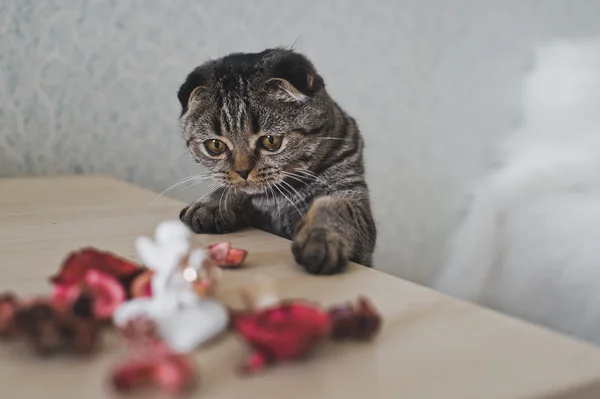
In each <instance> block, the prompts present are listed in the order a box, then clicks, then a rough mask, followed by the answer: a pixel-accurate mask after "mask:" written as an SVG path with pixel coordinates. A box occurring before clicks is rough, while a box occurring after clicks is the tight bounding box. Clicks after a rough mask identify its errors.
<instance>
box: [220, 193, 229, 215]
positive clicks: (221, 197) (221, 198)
mask: <svg viewBox="0 0 600 399" xmlns="http://www.w3.org/2000/svg"><path fill="white" fill-rule="evenodd" d="M229 188H230V187H226V188H225V190H223V192H222V193H221V196H220V197H219V214H220V215H221V220H222V221H223V223H227V222H225V218H224V217H223V208H221V205H222V201H223V195H225V192H226V191H227V190H229Z"/></svg>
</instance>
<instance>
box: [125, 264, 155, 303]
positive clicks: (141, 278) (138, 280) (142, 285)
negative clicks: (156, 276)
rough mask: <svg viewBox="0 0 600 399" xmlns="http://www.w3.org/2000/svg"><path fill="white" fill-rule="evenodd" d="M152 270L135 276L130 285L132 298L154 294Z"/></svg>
mask: <svg viewBox="0 0 600 399" xmlns="http://www.w3.org/2000/svg"><path fill="white" fill-rule="evenodd" d="M152 274H153V273H152V270H145V271H144V272H143V273H141V274H139V275H138V276H136V277H135V279H134V280H133V282H132V283H131V287H130V290H129V291H130V296H131V298H143V297H151V296H152Z"/></svg>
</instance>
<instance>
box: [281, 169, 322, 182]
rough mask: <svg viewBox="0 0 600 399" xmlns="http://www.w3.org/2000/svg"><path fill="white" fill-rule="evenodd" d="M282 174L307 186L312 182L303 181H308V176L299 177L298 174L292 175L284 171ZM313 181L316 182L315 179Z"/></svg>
mask: <svg viewBox="0 0 600 399" xmlns="http://www.w3.org/2000/svg"><path fill="white" fill-rule="evenodd" d="M281 173H282V174H283V175H284V176H287V177H289V178H291V179H294V180H296V181H299V182H300V183H304V184H306V185H308V183H310V180H308V181H307V180H303V179H308V177H306V176H301V175H298V174H296V173H290V172H286V171H285V170H282V171H281ZM313 180H314V179H313Z"/></svg>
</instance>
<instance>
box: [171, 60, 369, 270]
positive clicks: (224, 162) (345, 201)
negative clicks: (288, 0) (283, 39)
mask: <svg viewBox="0 0 600 399" xmlns="http://www.w3.org/2000/svg"><path fill="white" fill-rule="evenodd" d="M178 97H179V100H180V102H181V106H182V115H181V123H182V126H183V133H184V137H185V139H186V142H187V143H188V146H189V148H190V151H191V153H192V154H193V156H194V157H195V159H196V160H197V161H198V162H199V163H201V164H203V165H205V166H206V167H207V168H208V169H209V170H210V177H211V178H212V179H213V180H214V181H215V184H214V185H213V186H212V187H213V189H214V190H215V191H214V193H212V194H211V195H209V196H208V197H207V198H206V199H203V200H201V201H197V202H196V203H194V204H192V205H190V206H189V207H187V208H185V209H184V210H183V211H182V212H181V219H182V220H183V221H184V222H186V223H187V224H188V225H189V226H190V227H191V228H192V229H193V230H194V231H196V232H198V233H224V232H229V231H233V230H236V229H240V228H244V227H247V226H253V227H257V228H260V229H263V230H266V231H269V232H272V233H274V234H277V235H280V236H283V237H286V238H291V239H293V244H292V251H293V253H294V256H295V259H296V260H297V262H298V263H299V264H300V265H302V266H303V267H304V268H305V269H306V270H307V271H309V272H311V273H317V274H331V273H336V272H339V271H342V270H343V269H344V268H345V266H346V264H347V262H348V259H350V260H352V261H355V262H358V263H361V264H363V265H367V266H371V264H372V255H373V250H374V246H375V240H376V229H375V223H374V221H373V217H372V214H371V208H370V203H369V192H368V188H367V184H366V181H365V175H364V172H365V171H364V164H363V147H364V142H363V139H362V137H361V135H360V132H359V130H358V127H357V124H356V122H355V121H354V119H353V118H351V117H350V116H348V115H347V114H346V113H345V112H344V111H343V110H342V109H341V108H340V107H339V106H338V105H337V104H336V103H335V102H334V101H333V100H332V99H331V98H330V97H329V95H328V93H327V91H326V90H325V84H324V82H323V80H322V78H321V77H320V76H319V75H318V74H317V72H316V70H315V68H314V66H313V65H312V63H311V62H310V61H309V60H308V59H306V58H305V57H304V56H303V55H300V54H298V53H295V52H293V51H291V50H285V49H270V50H266V51H263V52H262V53H258V54H232V55H229V56H227V57H224V58H221V59H219V60H216V61H209V62H207V63H205V64H203V65H201V66H200V67H198V68H196V69H195V70H194V71H192V72H191V73H190V74H189V75H188V77H187V79H186V81H185V83H184V84H183V85H182V86H181V88H180V90H179V95H178ZM215 140H216V144H215ZM265 140H270V141H274V142H275V144H277V143H278V141H277V140H281V141H280V143H281V144H280V147H277V148H276V149H275V150H273V149H272V148H268V147H267V146H269V145H271V144H270V141H268V142H267V141H265ZM219 143H220V144H219ZM263 144H266V145H267V146H265V145H263ZM213 146H216V147H218V148H215V147H213ZM223 146H225V147H223ZM224 148H225V150H224ZM213 150H214V151H213ZM219 151H224V152H223V153H218V154H217V152H219Z"/></svg>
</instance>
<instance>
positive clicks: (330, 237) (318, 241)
mask: <svg viewBox="0 0 600 399" xmlns="http://www.w3.org/2000/svg"><path fill="white" fill-rule="evenodd" d="M349 252H350V247H349V245H348V241H347V240H346V239H345V238H344V237H343V236H342V235H340V234H338V233H336V232H335V231H332V230H330V229H326V228H321V227H310V226H309V225H304V226H302V227H301V228H300V229H299V230H298V233H297V234H296V236H295V237H294V241H293V243H292V253H293V254H294V258H295V259H296V262H298V264H299V265H300V266H302V267H303V268H304V269H305V270H306V271H307V272H309V273H311V274H335V273H339V272H341V271H343V270H344V269H345V268H346V266H347V265H348V258H349V256H350V253H349Z"/></svg>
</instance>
